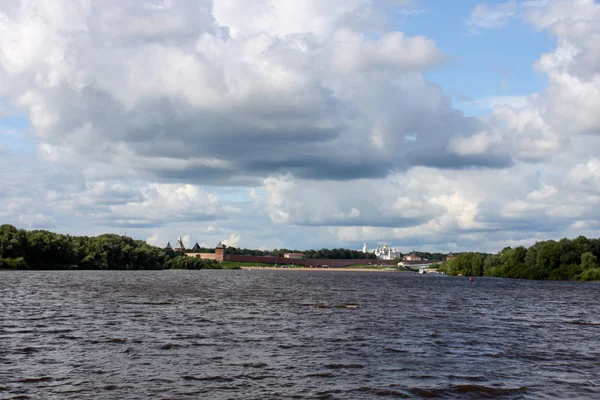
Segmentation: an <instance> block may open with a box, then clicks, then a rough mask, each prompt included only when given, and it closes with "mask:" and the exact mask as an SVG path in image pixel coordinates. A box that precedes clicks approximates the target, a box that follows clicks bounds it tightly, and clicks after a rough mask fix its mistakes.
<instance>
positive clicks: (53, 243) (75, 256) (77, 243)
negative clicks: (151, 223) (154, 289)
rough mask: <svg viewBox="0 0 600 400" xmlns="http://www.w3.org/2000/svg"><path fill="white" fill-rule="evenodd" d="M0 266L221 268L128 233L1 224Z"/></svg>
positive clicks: (115, 268) (17, 267)
mask: <svg viewBox="0 0 600 400" xmlns="http://www.w3.org/2000/svg"><path fill="white" fill-rule="evenodd" d="M0 268H2V269H37V270H48V269H52V270H54V269H92V270H94V269H95V270H104V269H106V270H108V269H111V270H134V269H147V270H158V269H169V268H180V269H202V268H220V265H219V263H218V262H216V261H213V260H201V259H199V258H194V257H187V256H185V255H184V254H176V253H175V252H173V251H165V250H163V249H161V248H159V247H155V246H151V245H149V244H147V243H146V242H144V241H143V240H133V239H132V238H130V237H127V236H120V235H115V234H104V235H100V236H96V237H87V236H70V235H63V234H59V233H53V232H49V231H45V230H30V231H27V230H24V229H17V228H15V227H14V226H12V225H1V226H0Z"/></svg>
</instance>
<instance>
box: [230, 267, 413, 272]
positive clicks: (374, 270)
mask: <svg viewBox="0 0 600 400" xmlns="http://www.w3.org/2000/svg"><path fill="white" fill-rule="evenodd" d="M241 269H242V270H247V271H316V272H318V271H336V272H407V271H398V270H395V271H390V270H386V269H384V268H381V269H378V268H345V267H344V268H281V267H278V268H275V267H241Z"/></svg>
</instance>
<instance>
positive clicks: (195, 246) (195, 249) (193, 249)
mask: <svg viewBox="0 0 600 400" xmlns="http://www.w3.org/2000/svg"><path fill="white" fill-rule="evenodd" d="M192 251H195V252H198V251H200V246H199V245H198V242H196V244H195V245H194V247H192Z"/></svg>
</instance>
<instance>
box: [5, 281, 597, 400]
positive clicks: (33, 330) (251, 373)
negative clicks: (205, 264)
mask: <svg viewBox="0 0 600 400" xmlns="http://www.w3.org/2000/svg"><path fill="white" fill-rule="evenodd" d="M0 299H1V300H2V308H1V309H0V398H1V399H4V398H7V399H10V398H21V399H27V398H31V399H37V398H60V399H81V398H94V399H96V398H99V399H102V398H104V399H117V398H118V399H138V398H169V399H188V398H190V399H191V398H211V399H228V398H245V399H249V398H254V399H270V398H272V399H281V398H299V399H301V398H327V399H350V398H351V399H369V398H385V397H390V398H472V399H481V398H503V399H521V398H522V399H535V398H562V399H567V398H568V399H574V398H585V399H590V398H600V378H599V377H600V367H599V365H600V363H599V360H600V341H599V338H600V312H599V311H600V302H599V300H600V285H599V284H596V283H572V282H530V281H516V280H500V279H483V278H481V279H476V280H475V282H473V283H469V282H468V280H467V279H466V278H450V277H443V276H427V275H425V276H423V275H412V274H402V273H391V274H382V273H340V272H327V271H318V272H317V271H314V272H308V271H304V272H301V271H285V272H283V271H189V272H188V271H158V272H150V271H139V272H138V271H134V272H125V271H107V272H99V271H58V272H0Z"/></svg>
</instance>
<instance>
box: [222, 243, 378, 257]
mask: <svg viewBox="0 0 600 400" xmlns="http://www.w3.org/2000/svg"><path fill="white" fill-rule="evenodd" d="M211 253H214V249H213V250H212V251H211ZM286 253H302V254H304V258H308V259H316V258H321V259H323V258H325V259H331V260H339V259H353V260H362V259H375V258H376V256H375V254H373V253H363V252H362V251H360V250H349V249H321V250H303V251H299V250H290V249H275V250H253V249H240V248H237V247H229V246H225V254H232V255H241V256H272V257H283V256H284V254H286Z"/></svg>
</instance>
